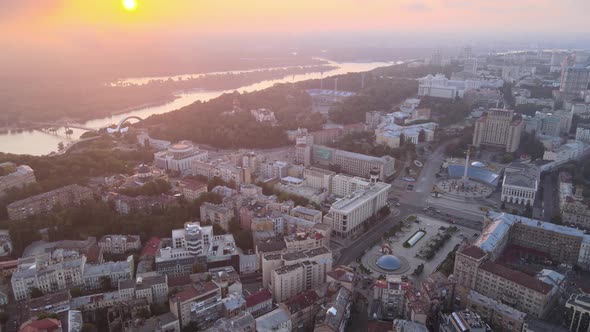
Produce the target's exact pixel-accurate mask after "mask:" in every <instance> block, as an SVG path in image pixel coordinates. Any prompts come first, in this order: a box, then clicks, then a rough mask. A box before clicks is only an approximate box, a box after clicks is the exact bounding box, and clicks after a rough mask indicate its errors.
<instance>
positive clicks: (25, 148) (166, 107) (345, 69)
mask: <svg viewBox="0 0 590 332" xmlns="http://www.w3.org/2000/svg"><path fill="white" fill-rule="evenodd" d="M392 64H394V62H341V63H340V62H329V63H328V65H333V66H337V67H338V68H336V69H333V70H329V71H326V72H324V73H323V74H322V73H319V72H316V73H307V74H298V75H288V76H286V77H283V78H280V79H274V80H265V81H261V82H258V83H255V84H251V85H247V86H242V87H240V88H237V89H228V90H217V91H203V90H201V91H189V92H182V93H179V94H178V95H177V96H176V97H177V98H176V99H175V100H174V101H172V102H169V103H166V104H162V105H158V106H150V107H145V108H140V109H137V110H134V111H130V112H126V113H120V114H116V115H113V116H109V117H104V118H99V119H93V120H89V121H86V122H84V123H82V125H84V126H85V127H90V128H102V127H107V126H110V125H111V124H113V123H118V122H119V121H120V120H121V119H123V118H124V117H127V116H138V117H140V118H142V119H145V118H147V117H149V116H151V115H154V114H163V113H167V112H171V111H174V110H177V109H179V108H182V107H184V106H187V105H190V104H192V103H194V102H196V101H198V100H200V101H208V100H210V99H213V98H216V97H218V96H220V95H222V94H223V93H231V92H233V91H239V92H251V91H256V90H262V89H266V88H269V87H271V86H273V85H274V84H276V83H289V82H299V81H304V80H309V79H319V78H322V77H324V78H325V77H328V76H332V75H340V74H346V73H354V72H364V71H369V70H372V69H375V68H377V67H383V66H391V65H392ZM261 69H265V68H261ZM186 76H189V77H190V76H191V75H186ZM195 76H196V75H195ZM173 77H177V76H173ZM149 79H168V77H149V78H133V79H129V81H132V82H134V83H140V82H145V81H147V80H149ZM140 84H141V83H140ZM333 84H334V83H333V81H332V82H331V81H330V80H326V81H325V82H324V87H325V88H331V87H332V86H333ZM82 133H84V131H82V130H79V129H73V134H72V135H69V136H66V135H65V130H64V128H59V130H58V131H57V134H53V133H49V132H46V131H41V130H25V131H11V132H4V133H0V151H2V152H8V153H16V154H30V155H37V156H39V155H46V154H49V153H51V152H52V151H56V150H57V145H58V144H59V143H60V142H63V143H64V144H68V143H69V142H71V141H74V140H77V139H78V138H79V137H80V135H82Z"/></svg>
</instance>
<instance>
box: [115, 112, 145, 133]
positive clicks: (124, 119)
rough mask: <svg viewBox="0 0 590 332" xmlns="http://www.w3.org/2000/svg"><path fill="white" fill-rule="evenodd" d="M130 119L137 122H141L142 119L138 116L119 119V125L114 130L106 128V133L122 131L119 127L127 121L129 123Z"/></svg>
mask: <svg viewBox="0 0 590 332" xmlns="http://www.w3.org/2000/svg"><path fill="white" fill-rule="evenodd" d="M131 119H134V120H138V121H143V119H142V118H140V117H139V116H135V115H130V116H126V117H124V118H123V119H121V121H119V124H118V125H117V127H115V128H114V129H113V128H109V127H107V132H108V133H109V134H112V133H117V132H121V129H122V128H121V127H122V126H123V125H124V124H125V122H127V121H129V120H131Z"/></svg>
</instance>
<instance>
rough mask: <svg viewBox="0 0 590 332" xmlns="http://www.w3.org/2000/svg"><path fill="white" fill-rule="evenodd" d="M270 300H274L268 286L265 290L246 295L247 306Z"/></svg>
mask: <svg viewBox="0 0 590 332" xmlns="http://www.w3.org/2000/svg"><path fill="white" fill-rule="evenodd" d="M269 300H271V301H272V294H271V293H270V291H269V290H268V289H267V288H264V289H263V290H261V291H259V292H256V293H253V294H250V295H248V297H246V307H248V308H249V307H253V306H255V305H257V304H260V303H262V302H266V301H269Z"/></svg>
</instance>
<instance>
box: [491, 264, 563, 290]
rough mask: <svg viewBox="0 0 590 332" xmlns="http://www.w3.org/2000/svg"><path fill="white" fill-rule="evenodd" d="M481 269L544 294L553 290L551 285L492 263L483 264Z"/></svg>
mask: <svg viewBox="0 0 590 332" xmlns="http://www.w3.org/2000/svg"><path fill="white" fill-rule="evenodd" d="M481 269H482V270H484V271H487V272H489V273H492V274H495V275H497V276H500V277H502V278H504V279H507V280H510V281H512V282H515V283H517V284H519V285H521V286H523V287H525V288H528V289H531V290H534V291H536V292H539V293H542V294H548V293H549V292H551V290H552V289H553V287H552V286H551V285H549V284H547V283H545V282H543V281H541V280H539V279H537V278H535V277H531V276H529V275H528V274H526V273H523V272H520V271H518V270H513V269H510V268H508V267H506V266H504V265H501V264H497V263H494V262H491V261H485V262H483V264H482V265H481Z"/></svg>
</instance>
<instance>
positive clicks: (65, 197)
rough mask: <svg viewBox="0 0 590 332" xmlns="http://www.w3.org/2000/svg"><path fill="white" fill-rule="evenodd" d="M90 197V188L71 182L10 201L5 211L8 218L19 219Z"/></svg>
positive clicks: (91, 197)
mask: <svg viewBox="0 0 590 332" xmlns="http://www.w3.org/2000/svg"><path fill="white" fill-rule="evenodd" d="M91 199H93V193H92V190H90V189H89V188H87V187H83V186H79V185H77V184H71V185H68V186H65V187H61V188H58V189H54V190H51V191H48V192H46V193H43V194H39V195H35V196H31V197H29V198H25V199H22V200H20V201H16V202H13V203H10V204H8V205H7V206H6V211H7V212H8V218H9V219H10V220H19V219H26V218H28V217H31V216H34V215H38V214H45V213H49V212H51V211H52V210H53V208H54V207H56V206H61V207H64V208H65V207H70V206H76V205H80V204H82V202H84V201H87V200H91Z"/></svg>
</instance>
